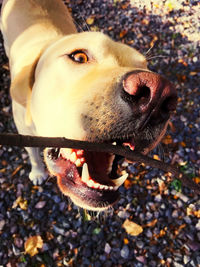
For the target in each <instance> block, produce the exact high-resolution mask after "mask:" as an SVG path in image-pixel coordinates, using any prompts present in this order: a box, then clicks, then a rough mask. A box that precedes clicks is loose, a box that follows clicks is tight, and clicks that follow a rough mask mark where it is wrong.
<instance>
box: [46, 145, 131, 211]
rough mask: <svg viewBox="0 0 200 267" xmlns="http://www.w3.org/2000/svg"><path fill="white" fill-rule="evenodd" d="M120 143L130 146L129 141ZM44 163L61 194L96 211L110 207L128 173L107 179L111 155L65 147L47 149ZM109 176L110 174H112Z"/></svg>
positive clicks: (109, 171)
mask: <svg viewBox="0 0 200 267" xmlns="http://www.w3.org/2000/svg"><path fill="white" fill-rule="evenodd" d="M123 145H125V146H129V147H130V148H131V149H132V150H133V149H134V145H133V142H124V143H123ZM44 156H45V162H46V164H47V167H48V169H49V171H50V173H51V174H53V175H55V176H56V177H57V182H58V186H59V188H60V190H61V192H62V193H63V194H64V195H67V196H69V197H70V198H71V199H72V201H73V202H74V203H75V204H77V205H78V206H80V207H83V208H87V209H89V210H100V209H102V210H103V209H107V208H109V207H111V206H112V205H113V204H114V203H115V202H116V201H117V199H118V196H119V194H118V191H117V190H118V188H119V186H121V185H122V184H123V183H124V181H125V180H126V178H127V177H128V174H125V175H122V176H121V177H118V178H117V177H116V178H115V179H113V178H112V179H111V175H110V174H111V173H113V172H112V171H113V170H112V166H113V161H114V158H115V156H114V155H112V154H108V153H99V152H88V151H84V150H79V149H69V148H61V149H59V148H47V149H45V152H44ZM112 176H113V175H112Z"/></svg>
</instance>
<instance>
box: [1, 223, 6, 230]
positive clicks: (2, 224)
mask: <svg viewBox="0 0 200 267" xmlns="http://www.w3.org/2000/svg"><path fill="white" fill-rule="evenodd" d="M5 224H6V221H5V220H0V231H2V230H3V228H4V225H5Z"/></svg>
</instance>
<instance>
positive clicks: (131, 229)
mask: <svg viewBox="0 0 200 267" xmlns="http://www.w3.org/2000/svg"><path fill="white" fill-rule="evenodd" d="M122 226H123V227H124V229H125V230H126V232H127V233H128V234H129V235H132V236H138V235H139V234H141V233H142V232H143V228H142V226H140V225H139V224H137V223H134V222H132V221H130V220H129V219H126V220H125V222H124V223H123V225H122Z"/></svg>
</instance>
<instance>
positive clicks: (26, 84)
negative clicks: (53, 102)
mask: <svg viewBox="0 0 200 267" xmlns="http://www.w3.org/2000/svg"><path fill="white" fill-rule="evenodd" d="M37 62H38V59H37V60H36V61H35V63H34V64H31V65H27V66H25V67H23V68H22V70H21V71H20V72H19V73H18V74H16V76H15V77H14V79H13V80H12V82H11V87H10V95H11V97H12V99H13V100H14V101H16V102H17V103H18V104H20V105H22V106H23V107H24V108H26V117H25V122H26V124H27V125H30V124H31V122H32V118H31V113H30V99H31V93H32V87H33V84H34V78H35V77H34V76H35V68H36V66H37Z"/></svg>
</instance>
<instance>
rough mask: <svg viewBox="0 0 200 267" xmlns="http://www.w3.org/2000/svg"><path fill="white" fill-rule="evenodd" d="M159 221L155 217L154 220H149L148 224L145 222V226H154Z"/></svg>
mask: <svg viewBox="0 0 200 267" xmlns="http://www.w3.org/2000/svg"><path fill="white" fill-rule="evenodd" d="M157 221H158V220H157V219H154V220H152V221H150V222H148V223H147V224H145V225H144V226H145V227H154V226H155V225H156V223H157Z"/></svg>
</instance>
